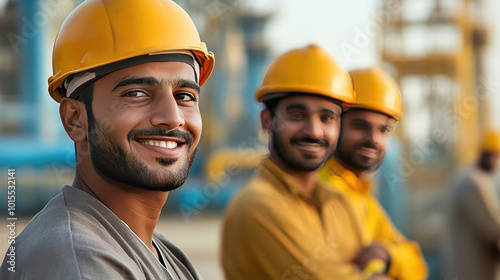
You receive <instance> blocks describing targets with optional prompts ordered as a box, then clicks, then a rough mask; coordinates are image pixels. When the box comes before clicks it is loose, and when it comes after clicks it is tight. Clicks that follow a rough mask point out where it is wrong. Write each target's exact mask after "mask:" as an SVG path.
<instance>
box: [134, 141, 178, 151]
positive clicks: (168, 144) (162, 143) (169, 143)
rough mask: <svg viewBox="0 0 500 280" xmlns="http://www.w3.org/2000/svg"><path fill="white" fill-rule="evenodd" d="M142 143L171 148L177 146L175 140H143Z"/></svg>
mask: <svg viewBox="0 0 500 280" xmlns="http://www.w3.org/2000/svg"><path fill="white" fill-rule="evenodd" d="M142 143H143V144H146V145H150V146H157V147H162V148H168V149H173V148H175V147H177V142H175V141H153V140H149V141H147V140H146V141H143V142H142Z"/></svg>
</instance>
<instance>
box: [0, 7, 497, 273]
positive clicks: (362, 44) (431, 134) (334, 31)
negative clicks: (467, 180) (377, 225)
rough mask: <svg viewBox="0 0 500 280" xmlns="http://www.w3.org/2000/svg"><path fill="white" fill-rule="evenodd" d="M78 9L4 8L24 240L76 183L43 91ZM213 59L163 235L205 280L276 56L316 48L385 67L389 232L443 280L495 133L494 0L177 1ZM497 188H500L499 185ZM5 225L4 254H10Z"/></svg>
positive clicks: (2, 57)
mask: <svg viewBox="0 0 500 280" xmlns="http://www.w3.org/2000/svg"><path fill="white" fill-rule="evenodd" d="M80 2H81V1H80V0H0V35H1V36H0V217H2V219H3V220H4V221H5V224H6V225H7V224H8V223H7V204H8V200H7V181H8V177H9V174H8V170H9V169H14V170H15V175H16V200H15V209H16V211H15V214H16V217H18V218H19V223H18V227H16V231H17V233H19V232H20V230H21V229H22V228H23V226H24V225H25V223H26V222H27V221H28V220H29V219H30V218H31V217H32V216H33V215H34V214H35V213H37V212H38V211H39V210H41V208H42V207H43V206H44V205H45V204H46V203H47V202H48V201H49V200H50V199H51V198H52V197H53V196H54V195H56V194H57V193H58V192H60V190H61V188H62V187H63V186H64V185H67V184H71V182H72V180H73V176H74V165H75V155H74V147H73V143H72V142H71V141H70V139H69V138H68V137H67V135H66V133H65V131H64V129H63V127H62V125H61V124H60V120H59V115H58V104H56V103H55V102H53V100H52V99H51V98H50V96H49V95H48V93H47V78H48V77H49V76H50V75H51V64H50V62H51V49H52V43H53V41H54V38H55V36H56V33H57V30H58V29H59V27H60V25H61V23H62V21H63V20H64V18H65V17H66V16H67V15H68V13H69V12H70V11H71V10H72V9H73V8H74V7H75V6H76V5H78V4H79V3H80ZM176 2H177V3H179V4H180V5H181V6H183V7H184V8H185V9H186V10H187V11H188V13H189V14H190V15H191V16H192V18H193V20H194V21H195V24H196V25H197V27H198V28H199V30H200V33H201V37H202V39H203V41H205V42H206V43H207V45H208V47H209V50H211V51H213V52H214V53H215V55H216V67H215V70H214V73H213V74H212V77H211V78H210V80H209V81H208V83H207V84H206V85H205V86H204V87H203V88H202V93H203V94H202V98H201V102H200V106H201V111H202V117H203V125H204V128H203V136H202V142H201V144H200V148H199V150H198V154H197V157H196V160H195V162H194V165H193V168H192V170H191V173H190V175H189V178H188V180H187V182H186V184H185V185H184V186H183V187H182V188H181V189H179V190H176V191H174V192H172V193H171V194H170V195H169V199H168V202H167V204H166V205H165V209H164V211H163V213H162V221H161V222H160V224H159V225H158V228H157V230H158V231H160V232H161V233H162V234H164V235H166V236H167V237H169V238H171V239H172V241H174V243H176V244H178V245H179V247H181V248H182V249H184V250H185V251H186V253H187V254H188V255H189V257H190V258H192V259H193V261H194V263H195V265H196V266H197V267H198V268H199V269H200V272H201V274H202V276H204V278H205V279H222V274H221V271H220V267H219V263H218V242H219V240H218V238H219V231H220V229H219V224H220V218H221V215H222V213H223V211H224V208H225V206H226V205H227V203H228V202H229V201H230V200H231V198H232V196H233V195H234V194H235V193H236V192H237V191H238V189H239V187H240V186H241V185H242V183H243V182H244V181H245V180H246V179H247V178H248V177H249V176H250V175H251V174H252V172H253V170H254V168H255V167H256V166H257V164H258V163H259V161H260V159H261V158H262V157H263V156H265V152H266V150H267V143H266V137H265V135H263V134H262V132H261V131H260V130H259V119H258V117H259V111H260V110H261V106H260V105H259V104H258V103H257V102H256V101H254V92H255V89H256V88H257V87H258V86H259V84H260V82H261V79H262V77H263V75H264V72H265V70H266V67H267V66H268V65H269V63H270V62H271V61H272V60H273V58H274V57H276V56H277V55H280V54H281V53H283V52H285V51H287V50H289V49H292V48H295V47H303V46H305V45H307V44H310V43H317V44H319V45H321V46H323V47H324V48H325V49H327V50H328V51H329V52H330V54H331V55H332V56H333V57H335V58H336V59H337V60H338V62H339V63H340V65H342V66H343V67H344V69H346V70H352V69H355V68H360V67H371V66H373V65H380V66H381V67H382V68H384V69H385V70H386V71H387V72H388V73H390V74H391V75H392V76H393V77H394V78H395V79H396V81H397V82H398V83H399V85H400V87H401V91H402V94H403V100H404V106H405V112H404V116H403V119H402V121H401V122H400V123H399V124H398V126H397V129H396V131H395V133H394V135H393V137H392V139H391V145H390V149H389V151H388V154H387V157H386V159H385V161H384V164H383V165H382V167H381V169H380V170H379V171H378V172H377V174H376V179H377V182H378V186H379V188H378V189H377V196H378V198H379V199H380V201H381V203H382V205H383V206H384V208H385V209H386V211H387V212H388V214H389V215H390V216H391V218H392V220H393V221H394V223H395V225H396V226H397V227H398V228H399V229H400V230H401V231H402V232H403V233H405V234H406V236H407V237H408V238H410V239H414V240H416V241H418V242H419V244H420V245H421V247H422V249H423V251H424V254H425V257H426V260H427V262H428V264H429V268H430V272H431V274H430V277H429V279H444V277H443V275H442V270H443V268H442V265H443V261H442V254H441V246H442V243H443V242H442V240H443V238H444V237H443V231H444V228H443V225H444V215H443V210H444V209H443V208H444V201H445V200H446V191H447V189H448V187H449V186H450V184H451V179H452V177H453V176H454V174H455V173H456V172H458V171H459V170H461V169H462V168H465V167H467V166H468V165H470V164H473V163H474V160H475V157H476V156H477V152H478V139H479V138H480V136H481V134H482V133H484V132H485V131H486V130H487V129H489V128H492V127H500V112H499V110H495V109H496V108H497V107H498V106H499V105H500V96H499V94H498V93H497V92H498V91H499V89H500V65H499V64H498V63H497V62H498V61H500V52H495V50H498V49H499V48H500V28H496V26H500V22H499V20H500V19H499V18H496V17H495V14H494V11H499V10H500V2H499V1H493V0H447V1H446V0H421V1H416V0H391V1H383V0H379V1H370V0H354V1H349V2H346V1H342V2H341V1H329V0H313V1H300V0H281V1H264V0H259V1H249V0H248V1H247V0H210V1H208V0H182V1H176ZM497 181H499V185H500V180H497ZM8 236H9V231H8V229H7V228H6V227H5V226H4V227H0V250H1V252H5V251H6V249H7V246H8V243H7V240H8Z"/></svg>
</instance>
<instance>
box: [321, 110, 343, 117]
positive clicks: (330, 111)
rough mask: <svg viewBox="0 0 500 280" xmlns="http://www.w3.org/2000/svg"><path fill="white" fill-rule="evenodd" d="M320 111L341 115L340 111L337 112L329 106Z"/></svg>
mask: <svg viewBox="0 0 500 280" xmlns="http://www.w3.org/2000/svg"><path fill="white" fill-rule="evenodd" d="M319 111H320V112H322V113H328V114H334V115H339V116H340V112H335V111H333V110H331V109H328V108H322V109H321V110H319Z"/></svg>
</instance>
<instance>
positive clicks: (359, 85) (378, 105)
mask: <svg viewBox="0 0 500 280" xmlns="http://www.w3.org/2000/svg"><path fill="white" fill-rule="evenodd" d="M349 74H350V75H351V79H352V83H353V85H354V91H355V92H356V101H355V102H354V103H353V104H348V105H347V106H348V108H362V109H369V110H374V111H379V112H382V113H384V114H387V115H389V116H391V117H393V118H394V119H396V120H400V119H401V116H402V115H403V101H402V98H401V92H400V91H399V87H398V85H397V84H396V82H395V81H394V80H393V79H392V78H391V77H390V76H389V75H387V74H386V73H385V72H384V71H382V69H380V68H378V67H374V68H370V69H364V70H355V71H351V72H349Z"/></svg>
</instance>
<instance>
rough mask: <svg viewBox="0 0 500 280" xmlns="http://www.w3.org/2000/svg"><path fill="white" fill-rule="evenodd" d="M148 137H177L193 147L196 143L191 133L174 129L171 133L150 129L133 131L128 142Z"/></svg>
mask: <svg viewBox="0 0 500 280" xmlns="http://www.w3.org/2000/svg"><path fill="white" fill-rule="evenodd" d="M148 136H159V137H175V138H180V139H183V140H184V141H186V143H187V144H188V145H189V146H191V144H193V141H194V137H193V135H192V134H191V133H189V132H184V131H180V130H179V129H177V128H176V129H174V130H170V131H165V130H163V129H160V128H150V129H141V130H132V131H130V132H129V133H128V135H127V137H128V141H129V142H130V141H132V140H134V139H135V138H137V137H148Z"/></svg>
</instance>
